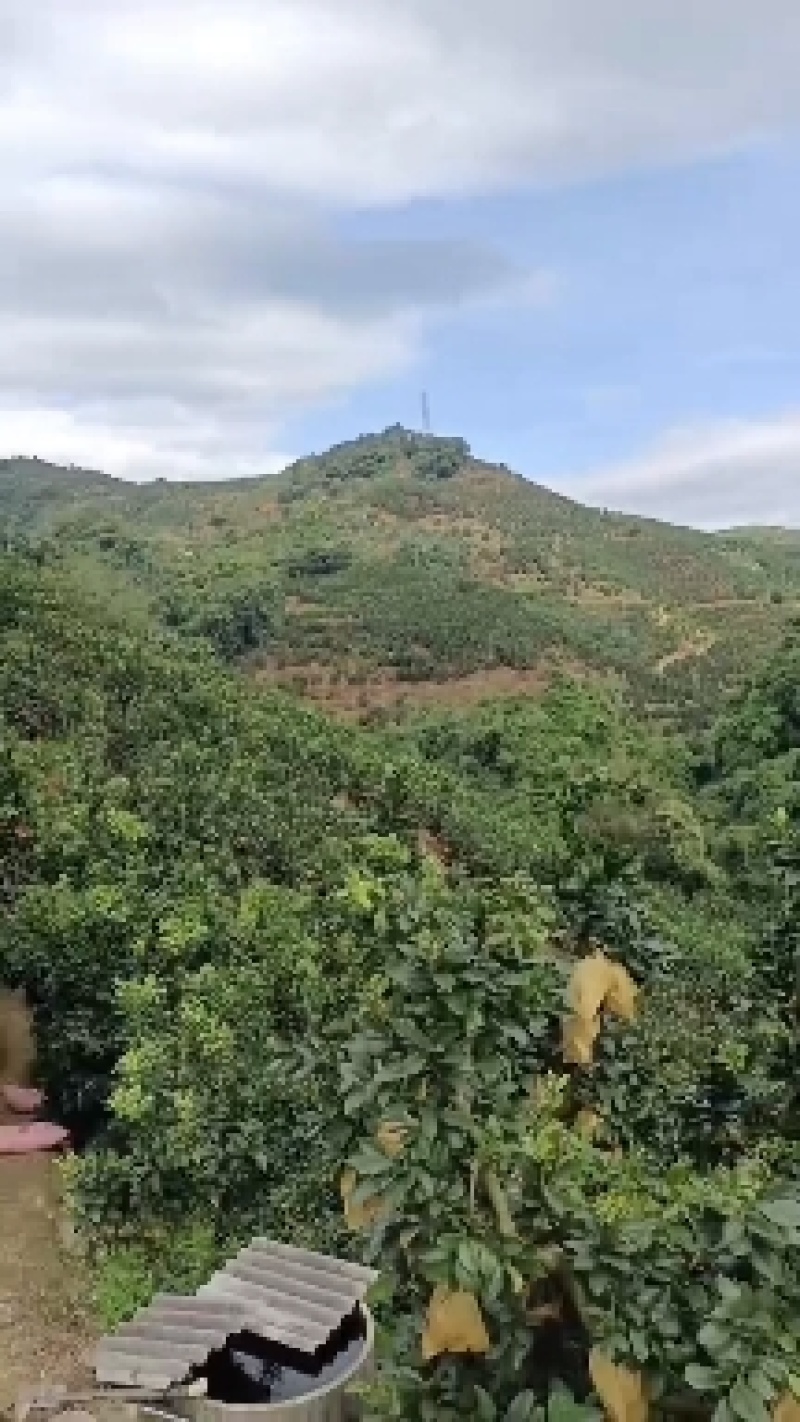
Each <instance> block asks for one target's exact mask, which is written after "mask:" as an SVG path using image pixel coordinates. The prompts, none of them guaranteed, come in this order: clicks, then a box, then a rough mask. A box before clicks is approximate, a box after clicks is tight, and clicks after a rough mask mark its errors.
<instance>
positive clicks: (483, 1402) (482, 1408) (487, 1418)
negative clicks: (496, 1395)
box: [475, 1387, 497, 1422]
mask: <svg viewBox="0 0 800 1422" xmlns="http://www.w3.org/2000/svg"><path fill="white" fill-rule="evenodd" d="M475 1417H476V1419H477V1422H495V1418H496V1417H497V1408H496V1407H495V1405H494V1403H493V1402H492V1399H491V1397H490V1396H489V1394H488V1392H486V1391H485V1389H484V1388H482V1387H476V1388H475Z"/></svg>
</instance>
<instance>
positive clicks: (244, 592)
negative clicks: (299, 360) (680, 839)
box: [0, 427, 800, 720]
mask: <svg viewBox="0 0 800 1422" xmlns="http://www.w3.org/2000/svg"><path fill="white" fill-rule="evenodd" d="M2 526H5V527H6V530H7V538H8V539H10V540H12V541H13V539H14V538H18V537H20V536H23V537H26V538H31V537H33V538H46V539H47V540H48V543H49V547H50V548H51V549H52V550H55V551H57V552H58V553H59V555H60V556H62V557H64V558H66V559H68V560H73V561H75V562H76V564H77V565H78V566H79V567H80V568H81V570H82V574H83V576H84V578H85V579H86V580H87V582H89V583H93V584H95V585H97V586H99V587H100V588H102V589H104V590H105V592H106V593H107V594H108V595H109V596H112V597H113V598H114V599H122V600H123V602H125V603H126V604H127V606H128V607H129V608H130V609H131V610H133V609H135V608H138V609H140V610H142V611H145V612H147V613H148V614H150V613H153V612H155V613H156V614H157V615H158V617H159V618H160V619H161V620H162V621H164V622H166V623H167V624H169V625H172V626H175V627H178V628H180V629H181V630H182V631H184V632H190V633H196V634H199V635H202V636H204V637H206V638H210V640H211V641H212V642H213V643H214V644H215V646H216V649H217V651H218V652H220V653H221V654H222V655H223V656H224V657H225V658H226V659H228V660H242V661H244V662H246V664H247V666H248V668H249V670H250V671H251V672H252V673H253V674H254V675H255V676H257V677H258V678H260V679H261V680H263V681H265V682H267V683H275V682H284V683H289V684H291V685H293V686H294V687H295V689H297V690H300V691H302V692H304V693H306V694H308V695H310V696H311V697H313V698H314V699H316V700H318V701H320V702H322V703H323V704H326V705H328V706H329V707H331V708H333V709H338V710H341V711H344V712H346V713H348V714H351V715H357V716H360V717H366V716H370V715H374V714H376V711H379V710H380V711H384V712H385V710H386V709H387V708H392V709H396V708H398V707H401V708H402V707H403V706H415V705H428V704H432V703H433V704H436V703H442V704H454V705H460V704H465V703H469V702H473V701H476V700H484V699H487V698H491V697H494V696H497V695H502V696H507V695H517V694H520V693H523V694H524V693H528V692H537V691H538V690H539V689H540V687H541V686H542V685H543V684H544V683H546V682H547V681H548V680H549V679H550V677H551V676H552V674H553V671H554V670H557V669H562V670H567V671H569V672H570V673H572V674H574V675H578V676H582V677H588V678H589V679H592V680H595V679H598V678H599V679H602V680H610V681H612V682H613V683H614V684H617V685H620V686H622V687H624V688H625V690H626V691H627V692H628V694H629V695H630V696H632V698H633V699H634V700H635V701H636V702H637V703H638V704H639V705H640V706H644V707H647V708H648V709H650V710H652V711H656V712H661V713H667V714H669V715H674V714H675V712H676V710H678V711H679V712H680V714H681V716H682V717H683V719H684V720H691V719H693V718H694V719H699V720H702V719H705V718H706V717H707V716H708V714H709V711H710V709H712V708H713V706H714V705H715V704H716V702H717V699H718V696H719V691H720V689H721V688H726V687H729V686H734V685H735V684H737V682H738V681H739V680H740V679H741V676H742V675H743V674H744V673H746V672H748V671H749V670H750V669H751V667H752V665H753V661H754V658H755V657H756V656H757V655H760V654H762V653H763V652H764V651H765V650H768V649H769V647H770V646H773V645H775V644H777V642H778V641H779V640H780V638H781V636H782V635H783V633H784V631H785V628H786V625H787V623H788V621H789V620H790V619H791V618H792V617H793V616H794V615H795V614H796V612H797V610H798V607H800V539H798V538H797V537H796V536H795V535H792V534H791V533H790V532H789V531H785V532H784V531H781V530H746V529H745V530H735V531H732V532H728V533H725V534H713V533H703V532H699V531H697V530H693V529H689V528H680V527H674V526H671V525H669V524H664V523H659V522H656V521H654V520H649V519H641V518H635V517H631V516H628V515H622V514H616V513H612V512H608V511H605V510H599V509H593V508H587V507H584V506H582V505H581V504H579V503H577V502H575V501H573V500H571V499H569V498H566V497H564V496H563V495H560V494H556V493H554V492H552V491H551V490H549V489H546V488H544V487H542V486H541V485H538V484H534V483H532V482H530V481H528V480H525V479H523V478H522V477H521V476H519V475H516V474H514V473H512V472H511V471H509V470H508V469H507V468H505V467H504V466H500V465H493V464H489V463H486V462H485V461H483V460H480V459H477V458H475V457H474V456H473V454H472V453H471V451H470V449H469V447H468V445H467V444H466V443H465V442H464V441H463V440H460V439H443V438H437V437H432V436H426V435H420V434H415V433H413V432H411V431H407V430H404V429H402V428H400V427H397V428H393V429H389V430H386V431H384V432H383V434H379V435H366V436H362V437H361V438H359V439H356V440H353V441H350V442H348V443H346V444H341V445H338V446H336V447H335V448H333V449H331V450H329V451H328V452H326V453H323V454H319V455H314V456H311V457H308V458H305V459H302V460H300V461H298V462H297V463H296V464H294V465H292V466H291V467H290V468H288V469H286V470H285V471H284V472H283V473H281V474H278V475H272V476H268V477H265V478H260V479H251V480H236V481H231V482H224V481H220V482H217V483H213V484H209V483H203V484H187V483H172V482H169V483H167V482H164V481H157V482H156V483H152V484H147V485H131V484H127V483H124V482H122V481H120V480H115V479H112V478H110V477H109V476H107V475H103V474H100V473H95V472H91V471H84V470H79V469H74V468H70V469H60V468H57V467H56V466H51V465H46V464H42V463H41V462H39V461H24V460H13V461H7V462H6V463H5V464H0V527H2Z"/></svg>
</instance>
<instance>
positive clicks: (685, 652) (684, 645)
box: [656, 632, 717, 676]
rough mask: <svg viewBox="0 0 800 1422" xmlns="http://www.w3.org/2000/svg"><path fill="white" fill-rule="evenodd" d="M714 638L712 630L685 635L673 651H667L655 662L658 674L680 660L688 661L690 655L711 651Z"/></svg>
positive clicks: (696, 655)
mask: <svg viewBox="0 0 800 1422" xmlns="http://www.w3.org/2000/svg"><path fill="white" fill-rule="evenodd" d="M716 640H717V639H716V637H715V636H714V634H713V632H697V633H695V635H694V636H693V637H687V638H686V640H685V641H684V642H681V645H680V646H679V647H676V648H675V651H674V652H668V653H667V655H666V656H665V657H661V659H660V661H658V662H656V671H657V672H658V675H659V676H663V675H664V672H665V671H669V668H670V667H676V666H678V665H679V664H680V663H681V662H688V661H689V659H690V658H691V657H704V656H705V655H706V653H707V652H710V651H711V648H712V647H713V645H714V643H715V641H716Z"/></svg>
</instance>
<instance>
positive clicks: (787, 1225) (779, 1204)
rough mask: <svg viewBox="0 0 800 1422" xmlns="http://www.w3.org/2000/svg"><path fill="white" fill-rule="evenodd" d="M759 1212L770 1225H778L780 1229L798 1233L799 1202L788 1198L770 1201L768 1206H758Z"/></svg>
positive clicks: (799, 1224) (799, 1229)
mask: <svg viewBox="0 0 800 1422" xmlns="http://www.w3.org/2000/svg"><path fill="white" fill-rule="evenodd" d="M760 1211H761V1214H762V1215H764V1217H765V1219H768V1220H769V1222H770V1224H774V1225H778V1226H779V1227H780V1228H781V1229H790V1230H796V1231H798V1232H800V1200H796V1199H791V1198H790V1197H787V1198H786V1199H783V1200H770V1202H769V1204H766V1205H761V1206H760Z"/></svg>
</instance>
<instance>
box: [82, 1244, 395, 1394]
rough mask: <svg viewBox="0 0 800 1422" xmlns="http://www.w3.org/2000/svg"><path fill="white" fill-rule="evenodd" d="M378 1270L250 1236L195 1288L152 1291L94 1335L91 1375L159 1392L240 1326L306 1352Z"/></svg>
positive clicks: (359, 1296) (198, 1365)
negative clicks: (123, 1318) (114, 1325)
mask: <svg viewBox="0 0 800 1422" xmlns="http://www.w3.org/2000/svg"><path fill="white" fill-rule="evenodd" d="M377 1277H378V1275H377V1273H376V1271H375V1270H374V1269H365V1268H363V1267H362V1266H361V1265H359V1264H350V1263H348V1262H347V1261H346V1260H344V1259H334V1258H332V1257H331V1256H330V1255H328V1254H314V1253H312V1252H311V1251H310V1250H307V1249H295V1248H293V1246H292V1245H288V1244H278V1243H276V1242H275V1241H274V1240H270V1239H254V1240H252V1242H251V1243H250V1244H248V1245H247V1247H246V1248H245V1249H242V1250H241V1251H240V1252H239V1254H237V1255H236V1256H235V1258H234V1259H231V1260H230V1261H229V1262H228V1263H227V1264H226V1265H225V1267H224V1269H220V1270H219V1272H218V1273H216V1274H214V1275H213V1276H212V1277H211V1278H210V1279H209V1281H208V1283H207V1284H203V1285H202V1287H201V1288H199V1289H198V1290H197V1293H196V1294H191V1295H185V1294H183V1295H181V1294H157V1295H156V1297H155V1298H154V1299H153V1301H152V1303H150V1304H149V1305H148V1307H147V1308H144V1309H141V1310H140V1312H139V1313H137V1314H136V1316H135V1317H134V1318H133V1319H131V1321H130V1322H129V1323H123V1324H122V1325H121V1326H120V1327H119V1328H118V1329H117V1331H116V1332H115V1333H112V1334H109V1335H107V1336H106V1337H105V1338H103V1339H101V1341H100V1343H99V1345H98V1348H97V1352H96V1355H95V1374H96V1376H97V1380H98V1382H101V1383H108V1384H113V1385H115V1386H118V1387H151V1388H153V1390H154V1391H161V1390H164V1391H166V1389H167V1388H170V1387H173V1386H175V1385H176V1384H177V1383H181V1382H184V1381H185V1380H186V1379H187V1378H188V1377H189V1376H190V1375H191V1374H192V1372H193V1371H194V1370H196V1369H198V1368H201V1367H202V1366H203V1364H204V1363H205V1361H206V1359H207V1358H208V1355H209V1353H212V1352H213V1351H214V1350H215V1349H217V1348H222V1347H224V1345H225V1342H226V1340H227V1339H228V1338H230V1337H232V1336H233V1335H234V1334H236V1333H243V1332H247V1333H254V1334H256V1335H257V1336H258V1337H260V1338H264V1339H268V1340H269V1341H270V1342H273V1343H283V1344H285V1345H286V1346H287V1347H289V1348H295V1349H297V1350H298V1351H299V1352H301V1353H313V1352H315V1351H316V1349H317V1348H320V1347H321V1346H322V1345H323V1344H324V1343H325V1342H327V1340H328V1338H330V1336H331V1334H332V1333H334V1332H335V1331H336V1329H337V1328H338V1327H339V1325H340V1324H341V1323H342V1322H343V1320H344V1319H345V1318H346V1317H347V1315H348V1314H349V1313H351V1312H352V1310H353V1308H354V1307H355V1306H356V1304H357V1303H360V1302H361V1301H362V1300H363V1298H364V1296H365V1294H366V1292H367V1289H368V1288H369V1286H370V1284H372V1283H374V1281H375V1280H376V1279H377Z"/></svg>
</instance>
